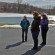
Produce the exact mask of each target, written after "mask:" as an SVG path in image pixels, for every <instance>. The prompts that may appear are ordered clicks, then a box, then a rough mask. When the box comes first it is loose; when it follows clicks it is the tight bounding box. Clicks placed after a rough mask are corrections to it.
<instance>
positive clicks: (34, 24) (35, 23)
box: [31, 11, 41, 50]
mask: <svg viewBox="0 0 55 55" xmlns="http://www.w3.org/2000/svg"><path fill="white" fill-rule="evenodd" d="M40 21H41V17H40V16H39V13H38V12H37V11H34V12H33V22H32V24H31V33H32V38H33V40H34V47H33V48H32V49H33V50H37V49H38V35H39V31H40V28H39V25H40Z"/></svg>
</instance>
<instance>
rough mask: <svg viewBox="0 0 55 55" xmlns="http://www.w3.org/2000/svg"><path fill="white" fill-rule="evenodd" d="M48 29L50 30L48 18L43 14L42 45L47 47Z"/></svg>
mask: <svg viewBox="0 0 55 55" xmlns="http://www.w3.org/2000/svg"><path fill="white" fill-rule="evenodd" d="M48 29H49V27H48V17H47V15H46V14H45V13H44V14H42V20H41V35H42V40H43V41H42V43H41V45H46V35H47V31H48Z"/></svg>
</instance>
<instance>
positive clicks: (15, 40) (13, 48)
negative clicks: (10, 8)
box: [0, 27, 55, 55]
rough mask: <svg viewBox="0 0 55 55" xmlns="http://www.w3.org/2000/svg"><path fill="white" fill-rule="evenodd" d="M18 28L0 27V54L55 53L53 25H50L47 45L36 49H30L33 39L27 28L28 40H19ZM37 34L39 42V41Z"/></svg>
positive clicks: (47, 54) (52, 54) (41, 54)
mask: <svg viewBox="0 0 55 55" xmlns="http://www.w3.org/2000/svg"><path fill="white" fill-rule="evenodd" d="M21 33H22V32H21V29H20V28H0V55H55V27H50V29H49V31H48V35H47V45H46V46H43V47H42V48H41V49H39V50H38V51H34V50H31V49H32V47H33V39H32V35H31V32H30V29H29V32H28V42H24V43H22V42H21ZM41 41H42V39H41V34H39V44H40V43H41Z"/></svg>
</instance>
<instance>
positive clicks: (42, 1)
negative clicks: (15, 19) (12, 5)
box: [0, 0, 55, 8]
mask: <svg viewBox="0 0 55 55" xmlns="http://www.w3.org/2000/svg"><path fill="white" fill-rule="evenodd" d="M0 1H1V2H17V0H0ZM22 3H26V4H30V5H34V6H38V7H45V8H46V7H50V8H51V7H52V6H55V0H22Z"/></svg>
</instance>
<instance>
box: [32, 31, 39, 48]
mask: <svg viewBox="0 0 55 55" xmlns="http://www.w3.org/2000/svg"><path fill="white" fill-rule="evenodd" d="M38 35H39V31H37V32H32V38H33V40H34V48H37V47H38Z"/></svg>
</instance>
